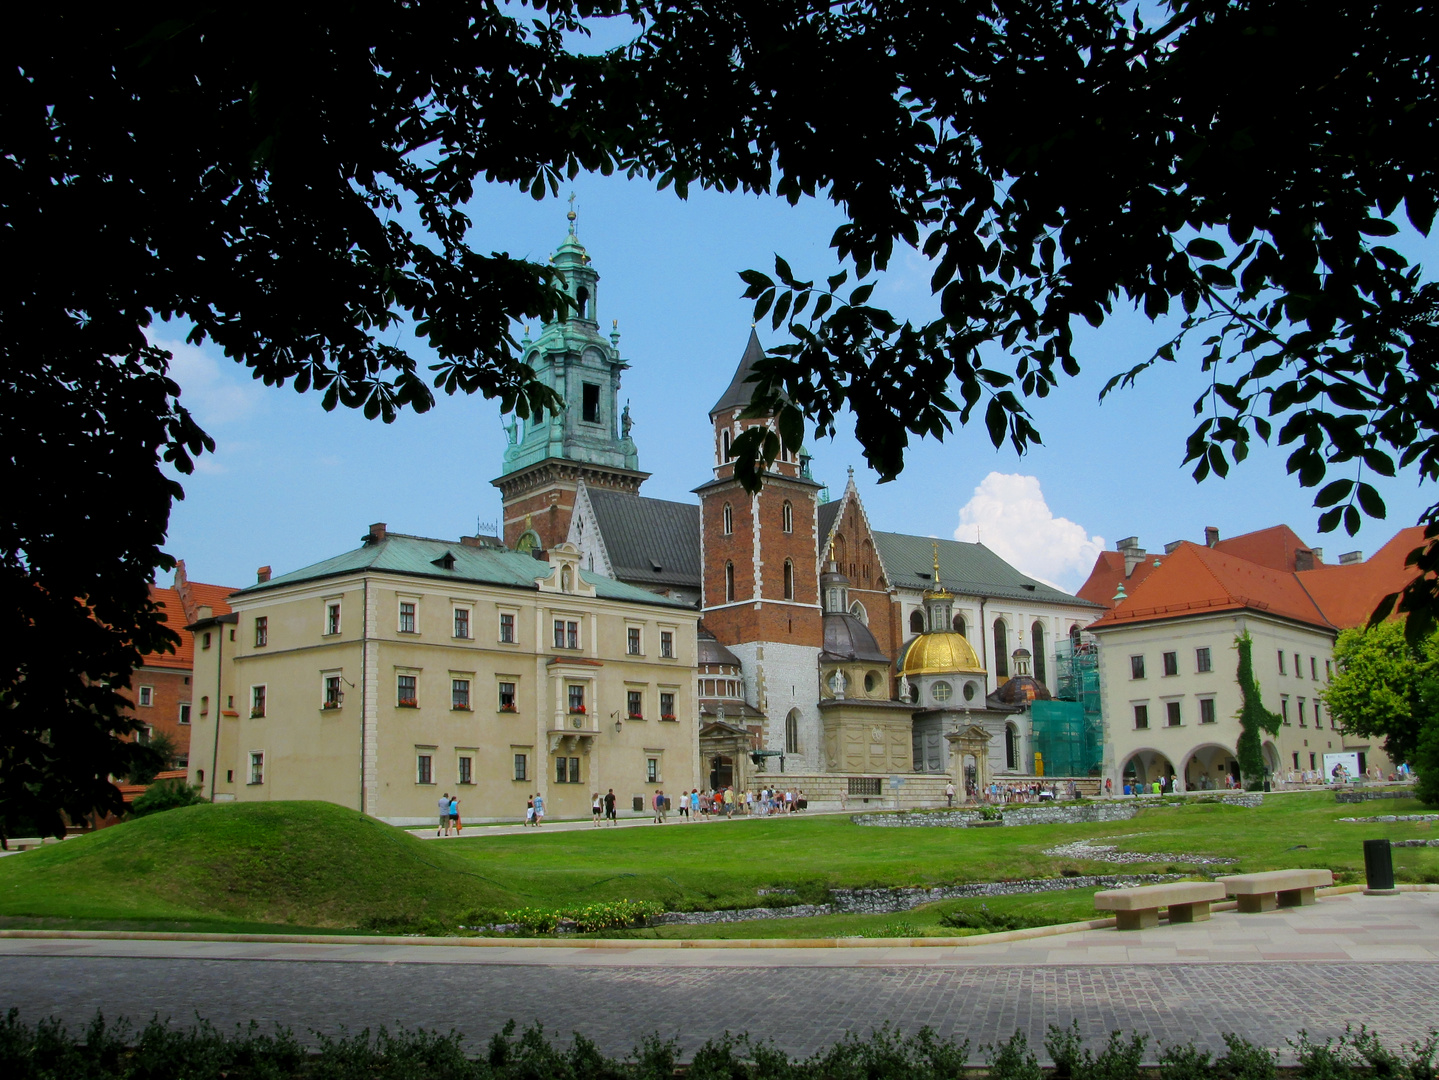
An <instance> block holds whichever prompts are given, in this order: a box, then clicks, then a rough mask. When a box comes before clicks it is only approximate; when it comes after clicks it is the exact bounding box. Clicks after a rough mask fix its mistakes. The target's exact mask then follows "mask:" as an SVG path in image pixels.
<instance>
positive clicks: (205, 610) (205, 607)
mask: <svg viewBox="0 0 1439 1080" xmlns="http://www.w3.org/2000/svg"><path fill="white" fill-rule="evenodd" d="M214 617H215V609H214V608H212V607H211V606H210V605H209V604H201V605H200V606H199V607H198V608H196V609H195V621H196V622H204V621H205V620H206V619H213V618H214Z"/></svg>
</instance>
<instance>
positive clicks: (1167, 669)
mask: <svg viewBox="0 0 1439 1080" xmlns="http://www.w3.org/2000/svg"><path fill="white" fill-rule="evenodd" d="M1163 660H1164V674H1166V675H1178V674H1179V654H1178V653H1172V652H1167V653H1164V654H1163Z"/></svg>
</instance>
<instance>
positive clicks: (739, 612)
mask: <svg viewBox="0 0 1439 1080" xmlns="http://www.w3.org/2000/svg"><path fill="white" fill-rule="evenodd" d="M763 356H764V349H763V348H762V347H761V345H760V343H759V338H758V336H757V335H756V334H755V332H754V331H753V330H751V331H750V337H749V343H748V345H747V346H746V347H745V351H744V356H743V357H742V358H741V359H740V363H739V368H738V369H737V370H736V371H735V374H734V378H733V379H732V380H731V381H730V384H729V388H728V389H726V390H725V392H724V394H723V395H722V396H721V397H720V399H719V401H718V402H716V403H715V406H714V408H712V409H711V410H710V420H711V422H712V424H713V427H714V477H713V479H711V480H710V481H708V482H707V483H705V484H702V485H701V486H700V487H698V488H696V489H695V493H696V494H698V495H699V497H700V530H701V531H700V544H701V559H702V564H703V581H702V589H703V595H702V599H701V607H702V609H703V611H704V624H705V626H706V627H707V628H708V629H709V630H710V631H711V632H712V633H713V634H714V635H715V637H716V638H718V639H719V641H720V642H721V643H722V644H724V645H727V646H729V648H730V650H731V651H732V652H733V653H734V654H735V655H736V656H738V657H739V658H740V662H741V666H742V668H743V670H744V674H745V684H746V697H747V698H749V700H750V701H751V702H753V704H754V705H755V706H756V707H757V708H758V709H759V710H760V711H761V712H763V713H765V715H766V717H767V724H766V744H767V748H768V749H773V750H784V751H785V752H786V755H787V756H792V757H797V758H800V759H801V761H802V762H803V764H804V766H805V768H806V769H807V770H809V771H813V769H815V768H816V767H817V766H818V765H819V762H820V760H821V751H822V747H821V746H820V743H821V741H822V740H821V737H820V734H819V731H820V727H819V711H818V704H817V702H818V697H819V687H818V683H817V679H818V670H819V668H818V663H819V652H820V648H821V646H822V645H823V643H824V623H823V618H824V615H823V610H822V609H821V606H820V602H819V570H820V568H819V539H818V532H819V525H818V506H819V503H818V494H819V491H820V489H821V485H820V484H818V483H816V482H815V481H814V480H813V479H812V478H811V477H810V476H809V460H808V458H807V457H806V456H804V455H803V454H800V455H791V454H782V455H781V457H780V459H778V460H776V461H775V463H774V465H773V466H772V467H771V469H770V471H769V472H768V473H766V475H765V484H764V488H763V489H762V490H761V491H760V492H759V494H757V495H750V494H748V493H747V492H746V491H745V490H744V488H742V487H741V486H740V484H739V482H738V481H737V480H736V479H735V476H734V462H733V461H731V460H730V456H729V448H730V446H731V444H732V443H733V441H734V440H735V439H736V438H738V437H739V435H740V434H741V433H742V432H743V431H744V430H745V429H746V428H750V427H755V426H768V425H772V424H773V422H774V421H773V418H772V417H758V418H752V419H741V414H742V413H743V412H744V411H745V409H746V408H747V407H748V406H749V404H750V401H751V398H752V397H753V392H754V386H753V384H752V383H749V382H747V381H746V380H747V379H748V378H749V376H750V375H751V374H752V373H753V371H754V365H755V363H756V362H757V361H758V360H760V359H761V358H762V357H763ZM790 721H793V722H792V723H791V722H790ZM786 731H789V732H790V733H791V735H790V736H789V737H787V736H786ZM796 732H797V733H798V734H797V735H796V734H795V733H796ZM771 744H772V745H771ZM811 759H813V760H811ZM796 764H799V763H796ZM792 771H793V769H792Z"/></svg>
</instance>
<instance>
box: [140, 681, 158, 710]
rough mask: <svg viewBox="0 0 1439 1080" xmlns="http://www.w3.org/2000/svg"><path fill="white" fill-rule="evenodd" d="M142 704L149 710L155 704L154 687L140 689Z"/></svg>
mask: <svg viewBox="0 0 1439 1080" xmlns="http://www.w3.org/2000/svg"><path fill="white" fill-rule="evenodd" d="M140 704H141V705H142V706H144V707H145V708H147V709H148V708H149V707H150V706H151V705H154V704H155V688H154V687H153V686H142V687H140Z"/></svg>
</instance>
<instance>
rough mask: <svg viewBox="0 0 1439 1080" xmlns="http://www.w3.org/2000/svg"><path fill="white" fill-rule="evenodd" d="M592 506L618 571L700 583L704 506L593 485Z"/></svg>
mask: <svg viewBox="0 0 1439 1080" xmlns="http://www.w3.org/2000/svg"><path fill="white" fill-rule="evenodd" d="M588 492H589V498H590V506H592V507H593V508H594V511H595V518H596V519H597V520H598V522H599V526H600V535H601V536H603V537H604V540H605V551H606V552H607V553H608V554H609V557H610V566H611V567H612V568H613V570H614V572H615V576H616V577H618V578H620V580H622V581H629V582H644V583H646V584H651V585H683V586H688V587H690V588H693V589H698V588H699V587H700V508H699V505H698V504H697V503H680V502H668V501H666V500H664V499H648V498H645V497H644V496H643V495H629V494H626V493H624V492H621V491H605V490H602V489H599V488H589V489H588Z"/></svg>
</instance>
